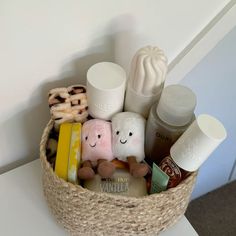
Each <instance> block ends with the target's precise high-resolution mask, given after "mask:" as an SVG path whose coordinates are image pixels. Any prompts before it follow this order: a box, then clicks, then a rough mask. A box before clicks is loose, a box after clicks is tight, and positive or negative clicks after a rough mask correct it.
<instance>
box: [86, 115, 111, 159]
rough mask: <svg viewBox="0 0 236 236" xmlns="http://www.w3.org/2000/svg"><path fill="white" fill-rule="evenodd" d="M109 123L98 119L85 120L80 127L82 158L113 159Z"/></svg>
mask: <svg viewBox="0 0 236 236" xmlns="http://www.w3.org/2000/svg"><path fill="white" fill-rule="evenodd" d="M111 139H112V134H111V123H110V122H107V121H103V120H99V119H93V120H89V121H86V122H85V123H84V124H83V127H82V160H83V161H87V160H89V161H92V162H96V161H98V160H99V159H105V160H107V161H111V160H113V159H114V158H113V154H112V142H111Z"/></svg>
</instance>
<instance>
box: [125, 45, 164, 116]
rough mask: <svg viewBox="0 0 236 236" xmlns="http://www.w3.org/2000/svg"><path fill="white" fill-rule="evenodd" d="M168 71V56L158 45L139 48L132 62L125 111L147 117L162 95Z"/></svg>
mask: <svg viewBox="0 0 236 236" xmlns="http://www.w3.org/2000/svg"><path fill="white" fill-rule="evenodd" d="M166 73H167V58H166V56H165V54H164V52H163V51H162V50H161V49H160V48H158V47H152V46H147V47H144V48H141V49H139V50H138V51H137V52H136V54H135V55H134V57H133V59H132V63H131V68H130V74H129V81H128V86H127V91H126V97H125V111H132V112H136V113H139V114H141V115H142V116H143V117H145V118H147V117H148V114H149V111H150V108H151V106H152V105H153V104H154V103H155V102H157V101H158V100H159V98H160V96H161V92H162V90H163V87H164V82H165V79H166Z"/></svg>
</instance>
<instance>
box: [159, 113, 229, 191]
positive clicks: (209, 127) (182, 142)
mask: <svg viewBox="0 0 236 236" xmlns="http://www.w3.org/2000/svg"><path fill="white" fill-rule="evenodd" d="M226 136H227V132H226V130H225V128H224V126H223V124H222V123H221V122H220V121H219V120H217V119H216V118H214V117H213V116H210V115H206V114H203V115H200V116H198V118H197V119H196V120H195V121H194V122H193V123H192V124H191V125H190V126H189V128H188V129H187V130H186V131H185V132H184V133H183V135H182V136H181V137H180V138H179V139H178V140H177V141H176V143H175V144H174V145H173V146H172V147H171V149H170V155H169V156H167V157H165V158H164V159H163V160H162V161H161V163H160V164H159V167H160V168H161V169H162V170H163V171H164V172H165V173H166V174H167V175H169V177H170V179H169V183H168V188H171V187H175V186H176V185H178V184H179V183H180V181H181V180H183V179H184V178H186V177H187V176H188V174H189V173H191V172H193V171H196V170H197V169H198V168H199V167H200V166H201V165H202V164H203V162H204V161H206V159H207V158H208V157H209V156H210V154H211V153H212V152H213V151H214V150H215V149H216V148H217V147H218V146H219V145H220V144H221V143H222V142H223V140H224V139H225V138H226Z"/></svg>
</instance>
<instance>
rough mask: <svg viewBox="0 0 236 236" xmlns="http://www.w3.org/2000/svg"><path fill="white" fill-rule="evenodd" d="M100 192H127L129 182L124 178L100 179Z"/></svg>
mask: <svg viewBox="0 0 236 236" xmlns="http://www.w3.org/2000/svg"><path fill="white" fill-rule="evenodd" d="M100 188H101V192H106V193H122V192H123V193H124V192H128V191H129V180H128V178H125V177H118V178H102V179H101V184H100Z"/></svg>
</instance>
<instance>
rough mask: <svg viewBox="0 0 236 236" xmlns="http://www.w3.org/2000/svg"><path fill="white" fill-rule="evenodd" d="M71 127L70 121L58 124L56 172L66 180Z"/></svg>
mask: <svg viewBox="0 0 236 236" xmlns="http://www.w3.org/2000/svg"><path fill="white" fill-rule="evenodd" d="M71 128H72V124H70V123H64V124H61V126H60V133H59V140H58V147H57V156H56V164H55V172H56V174H57V175H58V176H59V177H60V178H62V179H64V180H66V181H67V176H68V156H69V151H70V138H71Z"/></svg>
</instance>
